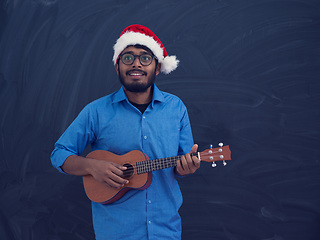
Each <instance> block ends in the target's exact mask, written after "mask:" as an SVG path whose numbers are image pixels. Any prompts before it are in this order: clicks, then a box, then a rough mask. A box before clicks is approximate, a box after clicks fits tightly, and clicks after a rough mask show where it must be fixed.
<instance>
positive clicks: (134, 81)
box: [115, 46, 160, 92]
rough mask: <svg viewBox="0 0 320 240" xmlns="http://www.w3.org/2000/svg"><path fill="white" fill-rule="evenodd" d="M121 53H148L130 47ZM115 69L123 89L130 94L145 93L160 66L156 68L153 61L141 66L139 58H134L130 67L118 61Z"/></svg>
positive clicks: (158, 71)
mask: <svg viewBox="0 0 320 240" xmlns="http://www.w3.org/2000/svg"><path fill="white" fill-rule="evenodd" d="M123 53H131V54H133V55H141V54H145V53H149V52H148V51H146V50H144V49H141V48H136V47H134V46H130V47H127V48H125V49H124V50H123V51H122V53H121V54H123ZM149 54H150V53H149ZM115 68H116V71H117V74H118V76H119V79H120V82H121V84H122V85H123V87H124V89H125V90H127V91H130V92H146V91H147V90H148V89H149V88H150V87H151V86H152V85H153V83H154V81H155V77H156V75H158V74H159V73H160V64H158V65H157V67H156V61H155V59H153V60H152V63H151V64H150V65H148V66H143V65H142V64H141V63H140V61H139V58H135V60H134V62H133V63H132V64H131V65H125V64H124V63H123V62H122V61H121V60H119V61H118V63H117V64H116V65H115Z"/></svg>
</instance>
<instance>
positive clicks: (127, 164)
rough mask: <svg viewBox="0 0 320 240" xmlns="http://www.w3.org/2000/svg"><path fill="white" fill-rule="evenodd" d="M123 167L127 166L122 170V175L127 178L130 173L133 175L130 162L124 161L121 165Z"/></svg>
mask: <svg viewBox="0 0 320 240" xmlns="http://www.w3.org/2000/svg"><path fill="white" fill-rule="evenodd" d="M123 166H124V167H127V169H126V170H124V171H123V177H124V178H126V179H128V178H130V177H131V176H132V175H133V172H134V168H133V166H132V165H131V164H129V163H126V164H124V165H123Z"/></svg>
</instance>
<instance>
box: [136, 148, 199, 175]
mask: <svg viewBox="0 0 320 240" xmlns="http://www.w3.org/2000/svg"><path fill="white" fill-rule="evenodd" d="M190 155H191V156H197V155H198V153H191V154H190ZM180 159H181V156H176V157H168V158H159V159H155V160H151V161H142V162H137V163H136V168H137V174H142V173H147V172H152V171H156V170H161V169H165V168H171V167H175V166H177V161H178V160H180Z"/></svg>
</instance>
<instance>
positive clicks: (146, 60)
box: [140, 54, 152, 66]
mask: <svg viewBox="0 0 320 240" xmlns="http://www.w3.org/2000/svg"><path fill="white" fill-rule="evenodd" d="M151 62H152V56H151V55H150V54H142V55H141V56H140V63H141V64H142V65H144V66H148V65H150V64H151Z"/></svg>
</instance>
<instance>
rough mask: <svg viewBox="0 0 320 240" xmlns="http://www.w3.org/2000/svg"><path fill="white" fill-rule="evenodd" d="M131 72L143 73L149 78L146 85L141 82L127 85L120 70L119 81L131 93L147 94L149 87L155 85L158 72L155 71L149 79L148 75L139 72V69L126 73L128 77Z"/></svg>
mask: <svg viewBox="0 0 320 240" xmlns="http://www.w3.org/2000/svg"><path fill="white" fill-rule="evenodd" d="M131 71H135V72H137V71H139V72H141V73H143V74H144V75H145V76H146V77H147V82H146V83H139V82H134V81H133V82H132V83H126V82H125V80H124V77H125V76H123V75H122V74H121V71H120V69H119V80H120V82H121V84H122V85H123V87H124V88H125V89H126V90H127V91H129V92H146V91H147V90H148V88H149V87H151V86H152V85H153V84H154V81H155V79H156V70H155V71H154V73H152V74H151V75H150V76H149V77H148V76H147V73H146V72H144V71H141V70H137V69H133V70H130V71H127V72H126V75H128V74H129V73H130V72H131Z"/></svg>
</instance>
